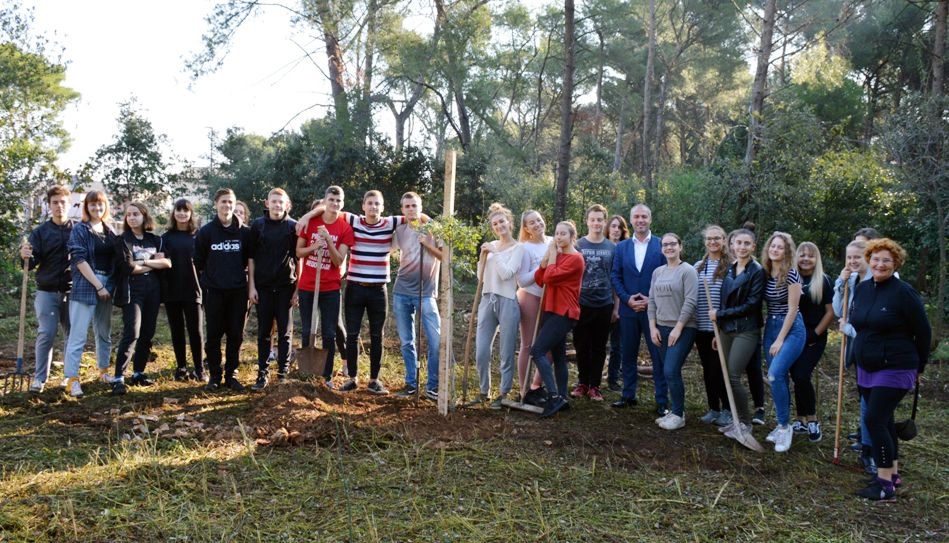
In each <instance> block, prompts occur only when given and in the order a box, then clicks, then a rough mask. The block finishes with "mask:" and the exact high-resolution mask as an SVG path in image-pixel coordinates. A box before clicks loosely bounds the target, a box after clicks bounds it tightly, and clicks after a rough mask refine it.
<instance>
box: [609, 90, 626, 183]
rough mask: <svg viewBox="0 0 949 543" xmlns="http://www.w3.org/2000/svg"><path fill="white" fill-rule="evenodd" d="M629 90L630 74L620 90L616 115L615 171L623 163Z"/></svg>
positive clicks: (614, 171)
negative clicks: (624, 127) (625, 116)
mask: <svg viewBox="0 0 949 543" xmlns="http://www.w3.org/2000/svg"><path fill="white" fill-rule="evenodd" d="M628 92H629V75H627V76H626V81H625V85H623V87H622V89H621V90H620V95H619V114H618V115H617V116H616V145H615V146H614V147H613V170H612V171H613V173H616V172H618V171H619V169H620V167H621V166H622V165H623V117H624V115H625V113H626V94H627V93H628Z"/></svg>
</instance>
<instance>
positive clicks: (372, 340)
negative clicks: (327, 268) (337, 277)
mask: <svg viewBox="0 0 949 543" xmlns="http://www.w3.org/2000/svg"><path fill="white" fill-rule="evenodd" d="M387 298H388V289H387V288H386V285H385V284H380V285H379V286H371V287H366V286H363V285H360V284H358V283H354V282H352V281H350V282H349V283H347V284H346V302H345V311H346V363H347V364H348V365H349V376H350V377H352V378H355V377H356V372H357V371H358V369H359V368H358V364H357V361H358V356H359V328H360V327H361V326H362V317H363V314H368V315H369V378H370V379H376V378H377V377H379V369H380V368H381V367H382V331H383V327H384V326H385V324H386V317H387V316H388V312H389V304H388V301H387Z"/></svg>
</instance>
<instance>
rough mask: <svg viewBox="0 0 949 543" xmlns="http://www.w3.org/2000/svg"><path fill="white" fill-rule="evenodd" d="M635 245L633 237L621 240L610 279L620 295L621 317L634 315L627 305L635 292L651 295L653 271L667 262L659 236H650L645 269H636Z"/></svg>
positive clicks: (644, 263) (644, 262) (644, 260)
mask: <svg viewBox="0 0 949 543" xmlns="http://www.w3.org/2000/svg"><path fill="white" fill-rule="evenodd" d="M634 248H635V245H634V244H633V240H632V238H630V239H625V240H623V241H621V242H619V245H617V246H616V253H614V255H613V269H612V270H611V271H610V280H611V281H612V282H613V290H615V291H616V295H617V296H619V300H620V304H619V314H620V317H633V316H635V315H636V312H635V311H633V310H632V309H630V308H629V306H628V305H626V301H627V300H629V297H630V296H632V295H633V294H642V295H643V296H649V284H650V283H651V282H652V272H653V271H655V269H656V268H658V267H659V266H662V265H663V264H665V263H666V259H665V257H663V256H662V244H661V243H660V241H659V237H658V236H652V237H650V238H649V245H647V246H646V258H644V259H643V269H641V270H637V269H636V254H635V252H634Z"/></svg>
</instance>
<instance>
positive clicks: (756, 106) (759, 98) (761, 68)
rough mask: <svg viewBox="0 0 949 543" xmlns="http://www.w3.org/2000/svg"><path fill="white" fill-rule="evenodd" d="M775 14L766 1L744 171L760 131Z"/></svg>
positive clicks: (772, 0)
mask: <svg viewBox="0 0 949 543" xmlns="http://www.w3.org/2000/svg"><path fill="white" fill-rule="evenodd" d="M776 12H777V2H776V0H768V3H767V4H766V5H765V8H764V19H763V20H762V21H761V42H760V43H759V44H758V63H757V66H756V67H755V81H754V84H752V86H751V108H750V111H749V115H748V145H747V147H746V148H745V169H746V170H747V171H749V172H750V171H751V164H752V163H753V162H754V160H755V149H756V145H755V144H756V141H757V139H758V136H759V132H760V131H761V112H762V111H763V110H764V99H765V95H766V92H767V88H766V87H767V83H768V63H769V62H770V59H771V46H772V45H773V44H772V38H773V36H774V18H775V13H776Z"/></svg>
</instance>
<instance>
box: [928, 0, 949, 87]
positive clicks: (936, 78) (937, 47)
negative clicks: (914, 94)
mask: <svg viewBox="0 0 949 543" xmlns="http://www.w3.org/2000/svg"><path fill="white" fill-rule="evenodd" d="M947 12H949V0H942V1H941V2H939V4H938V5H937V6H936V21H935V28H934V29H933V31H934V34H935V35H934V38H933V87H932V89H933V90H932V94H933V96H941V95H942V87H943V82H944V81H945V76H944V73H945V72H944V70H945V66H946V15H947Z"/></svg>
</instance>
